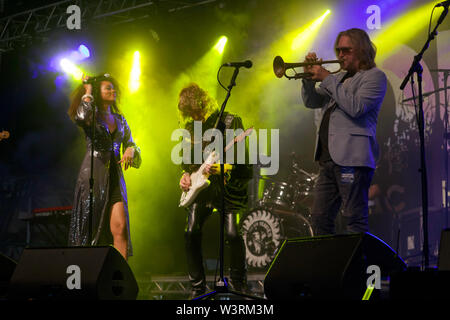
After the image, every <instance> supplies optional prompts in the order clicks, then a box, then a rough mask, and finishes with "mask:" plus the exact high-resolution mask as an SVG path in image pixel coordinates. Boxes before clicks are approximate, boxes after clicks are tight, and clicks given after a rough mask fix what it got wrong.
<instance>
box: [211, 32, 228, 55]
mask: <svg viewBox="0 0 450 320" xmlns="http://www.w3.org/2000/svg"><path fill="white" fill-rule="evenodd" d="M227 41H228V38H227V37H226V36H222V37H220V39H219V41H217V44H216V45H215V46H214V49H215V50H216V51H217V52H218V53H220V54H222V53H223V50H224V49H225V45H226V44H227Z"/></svg>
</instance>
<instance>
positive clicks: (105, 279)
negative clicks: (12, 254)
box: [8, 246, 138, 300]
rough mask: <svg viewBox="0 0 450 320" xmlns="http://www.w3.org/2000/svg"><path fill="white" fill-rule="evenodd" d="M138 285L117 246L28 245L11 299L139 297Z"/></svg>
mask: <svg viewBox="0 0 450 320" xmlns="http://www.w3.org/2000/svg"><path fill="white" fill-rule="evenodd" d="M137 294H138V285H137V282H136V279H135V278H134V275H133V272H132V271H131V269H130V267H129V265H128V263H127V262H126V261H125V259H124V258H123V257H122V255H121V254H120V253H119V252H118V251H117V250H116V249H115V248H113V247H110V246H105V247H65V248H28V249H25V250H24V251H23V253H22V256H21V258H20V260H19V263H18V264H17V267H16V269H15V271H14V274H13V276H12V278H11V283H10V292H9V295H8V297H9V298H11V299H27V300H33V299H35V300H47V299H56V300H65V299H70V300H72V299H81V300H135V299H136V297H137Z"/></svg>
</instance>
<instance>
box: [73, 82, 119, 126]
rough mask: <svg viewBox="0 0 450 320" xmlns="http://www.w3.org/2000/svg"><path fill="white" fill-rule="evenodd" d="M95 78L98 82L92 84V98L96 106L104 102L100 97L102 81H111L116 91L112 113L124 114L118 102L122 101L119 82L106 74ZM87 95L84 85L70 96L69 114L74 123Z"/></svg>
mask: <svg viewBox="0 0 450 320" xmlns="http://www.w3.org/2000/svg"><path fill="white" fill-rule="evenodd" d="M94 78H95V79H96V81H95V82H94V83H93V84H92V96H93V97H94V104H95V105H96V106H97V107H98V106H99V103H100V102H101V101H102V98H101V95H100V86H101V83H102V81H109V82H111V83H112V84H113V86H114V90H116V101H114V103H113V104H112V105H111V109H112V110H111V112H114V113H118V114H122V112H121V111H120V109H119V107H118V101H119V100H120V86H119V83H118V82H117V80H116V79H114V78H113V77H111V76H110V75H109V74H106V73H105V74H100V75H98V76H96V77H94ZM85 93H86V90H85V88H84V86H83V84H80V85H79V86H78V87H77V88H76V89H75V90H74V91H73V92H72V94H71V95H70V100H71V103H70V106H69V109H68V110H67V114H68V115H69V117H70V119H72V121H74V120H75V116H76V114H77V110H78V107H79V106H80V103H81V97H83V96H84V94H85Z"/></svg>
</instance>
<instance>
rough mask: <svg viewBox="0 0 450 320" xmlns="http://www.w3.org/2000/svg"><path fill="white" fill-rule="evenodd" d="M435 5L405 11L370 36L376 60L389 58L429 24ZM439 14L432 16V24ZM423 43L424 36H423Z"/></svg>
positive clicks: (430, 4)
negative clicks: (374, 48) (375, 49)
mask: <svg viewBox="0 0 450 320" xmlns="http://www.w3.org/2000/svg"><path fill="white" fill-rule="evenodd" d="M435 4H436V3H428V4H426V5H423V6H420V7H418V8H416V9H413V10H410V11H407V12H406V13H405V14H403V15H402V16H400V17H397V18H396V19H392V20H391V21H389V22H387V23H386V24H385V26H384V27H383V28H382V29H381V30H379V31H377V32H375V34H374V35H373V36H372V39H373V42H374V44H375V45H376V47H377V60H378V61H382V60H384V59H385V58H387V57H388V56H390V55H391V54H392V53H393V52H394V51H395V50H396V49H397V48H398V46H399V45H401V44H403V43H407V42H409V41H411V40H412V39H414V37H416V36H417V35H418V34H419V32H422V30H423V29H424V28H426V27H427V26H428V24H429V23H430V18H429V17H430V15H431V10H432V9H433V7H434V5H435ZM439 15H440V12H439V13H438V14H437V13H436V12H435V13H434V15H433V22H434V23H435V20H437V19H438V18H439ZM423 37H424V42H425V39H426V38H425V37H426V34H423Z"/></svg>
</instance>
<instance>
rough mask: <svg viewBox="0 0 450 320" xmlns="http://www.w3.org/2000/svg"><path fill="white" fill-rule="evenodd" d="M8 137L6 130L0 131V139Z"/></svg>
mask: <svg viewBox="0 0 450 320" xmlns="http://www.w3.org/2000/svg"><path fill="white" fill-rule="evenodd" d="M8 138H9V132H8V131H2V132H0V141H2V140H3V139H8Z"/></svg>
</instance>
